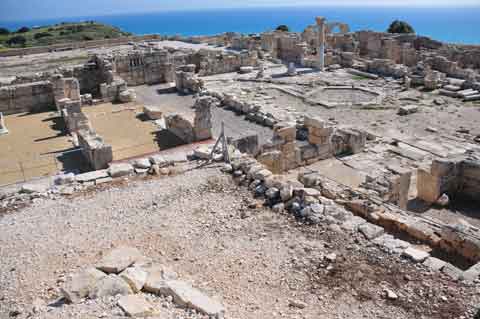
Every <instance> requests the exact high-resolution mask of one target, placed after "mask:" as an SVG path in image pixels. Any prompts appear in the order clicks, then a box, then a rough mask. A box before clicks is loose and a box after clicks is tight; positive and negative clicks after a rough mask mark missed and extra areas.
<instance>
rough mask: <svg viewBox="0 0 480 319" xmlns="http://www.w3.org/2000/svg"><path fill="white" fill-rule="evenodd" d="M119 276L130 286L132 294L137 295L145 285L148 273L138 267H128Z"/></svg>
mask: <svg viewBox="0 0 480 319" xmlns="http://www.w3.org/2000/svg"><path fill="white" fill-rule="evenodd" d="M119 276H120V278H122V279H123V280H125V281H126V282H127V283H128V284H129V285H130V288H132V290H133V292H134V293H137V292H139V291H140V290H142V288H143V285H145V282H146V281H147V277H148V273H147V272H146V271H145V270H143V269H142V268H140V267H128V268H127V269H125V270H124V271H122V272H121V273H120V275H119Z"/></svg>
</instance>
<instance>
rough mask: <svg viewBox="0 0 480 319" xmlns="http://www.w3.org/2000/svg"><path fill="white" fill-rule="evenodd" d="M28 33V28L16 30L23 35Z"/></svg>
mask: <svg viewBox="0 0 480 319" xmlns="http://www.w3.org/2000/svg"><path fill="white" fill-rule="evenodd" d="M28 31H30V28H29V27H21V28H20V29H18V30H17V33H25V32H28Z"/></svg>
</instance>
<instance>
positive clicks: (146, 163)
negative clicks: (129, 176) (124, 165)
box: [133, 158, 152, 169]
mask: <svg viewBox="0 0 480 319" xmlns="http://www.w3.org/2000/svg"><path fill="white" fill-rule="evenodd" d="M133 166H134V167H135V168H141V169H148V168H150V166H152V163H150V160H149V159H148V158H139V159H136V160H135V161H134V162H133Z"/></svg>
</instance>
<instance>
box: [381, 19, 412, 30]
mask: <svg viewBox="0 0 480 319" xmlns="http://www.w3.org/2000/svg"><path fill="white" fill-rule="evenodd" d="M387 32H388V33H415V30H413V28H412V26H411V25H410V24H408V23H407V22H405V21H400V20H395V21H393V22H392V23H391V24H390V26H389V27H388V30H387Z"/></svg>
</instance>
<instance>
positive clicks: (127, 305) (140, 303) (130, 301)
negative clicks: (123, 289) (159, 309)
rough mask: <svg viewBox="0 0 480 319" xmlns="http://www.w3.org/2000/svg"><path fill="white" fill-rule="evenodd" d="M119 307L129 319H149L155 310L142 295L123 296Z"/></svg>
mask: <svg viewBox="0 0 480 319" xmlns="http://www.w3.org/2000/svg"><path fill="white" fill-rule="evenodd" d="M117 305H118V306H119V307H120V308H121V309H122V310H123V311H124V312H125V314H126V315H127V316H129V317H134V318H138V317H148V316H152V315H153V314H154V308H153V306H152V304H151V303H149V302H148V301H147V300H146V299H145V297H144V296H142V295H127V296H122V297H120V299H119V300H118V302H117Z"/></svg>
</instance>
